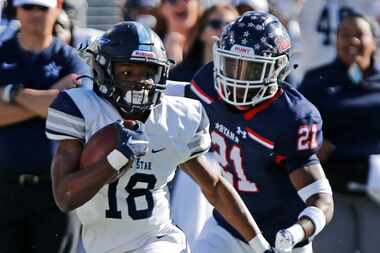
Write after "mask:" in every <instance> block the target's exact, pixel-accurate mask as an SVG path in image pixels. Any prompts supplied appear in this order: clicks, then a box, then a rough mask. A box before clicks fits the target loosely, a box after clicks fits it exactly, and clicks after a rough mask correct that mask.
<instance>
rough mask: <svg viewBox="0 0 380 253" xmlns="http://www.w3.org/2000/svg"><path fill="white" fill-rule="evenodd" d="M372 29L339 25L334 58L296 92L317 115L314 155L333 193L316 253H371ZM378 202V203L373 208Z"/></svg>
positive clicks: (378, 179) (379, 102) (375, 105)
mask: <svg viewBox="0 0 380 253" xmlns="http://www.w3.org/2000/svg"><path fill="white" fill-rule="evenodd" d="M376 36H377V27H376V25H375V23H374V22H372V21H371V20H370V19H368V18H366V17H365V16H362V15H360V14H357V13H353V12H350V13H347V14H346V15H345V16H344V18H343V19H342V22H341V23H340V25H339V26H338V32H337V43H336V48H337V57H336V59H335V60H334V61H333V62H331V63H330V64H327V65H324V66H321V67H319V68H316V69H314V70H311V71H309V72H307V73H306V75H305V78H304V80H303V82H302V83H301V85H300V87H299V90H300V91H301V93H303V94H304V95H305V96H306V97H307V98H308V99H309V100H310V101H311V102H312V103H314V104H315V105H316V106H317V108H318V109H319V110H320V112H321V115H322V118H323V123H324V124H323V125H324V126H323V131H324V144H323V146H322V148H321V151H320V153H319V157H320V159H321V160H322V161H323V164H324V166H323V167H324V168H325V171H326V174H327V176H328V178H329V180H330V182H331V185H332V188H333V190H334V191H335V194H334V196H335V197H334V200H335V215H334V219H333V220H332V222H331V224H330V226H329V227H327V229H326V231H324V232H323V233H321V235H320V237H318V238H316V242H315V244H314V245H315V248H316V252H359V251H360V252H361V253H368V252H376V251H378V250H377V248H378V238H379V237H378V232H377V231H378V227H379V226H380V206H379V205H378V204H379V203H380V163H379V161H380V156H379V154H380V118H379V111H380V65H379V63H378V62H377V60H376V58H375V53H376ZM376 202H378V203H376Z"/></svg>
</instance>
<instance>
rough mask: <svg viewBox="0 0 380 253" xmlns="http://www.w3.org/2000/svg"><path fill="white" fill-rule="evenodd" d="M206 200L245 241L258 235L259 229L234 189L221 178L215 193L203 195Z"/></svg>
mask: <svg viewBox="0 0 380 253" xmlns="http://www.w3.org/2000/svg"><path fill="white" fill-rule="evenodd" d="M205 195H206V198H207V199H208V200H209V201H210V202H211V204H212V205H213V206H214V207H215V208H216V209H217V210H218V212H219V213H221V214H222V215H223V217H224V218H225V219H226V220H227V221H228V222H229V223H230V224H231V225H232V226H233V227H234V228H235V229H236V230H237V231H239V233H240V234H241V235H242V236H243V237H244V239H246V240H247V241H250V240H251V239H252V238H254V237H255V236H256V235H258V234H260V233H261V232H260V229H259V227H258V226H257V224H256V222H255V220H254V219H253V217H252V215H251V214H250V212H249V210H248V208H247V207H246V206H245V204H244V203H243V201H242V199H241V198H240V196H239V194H238V193H237V192H236V191H235V189H234V188H233V187H232V186H231V185H230V184H229V183H228V182H227V181H226V180H225V179H224V178H222V177H220V179H219V181H218V182H217V183H216V185H215V191H214V192H213V193H212V194H210V193H205Z"/></svg>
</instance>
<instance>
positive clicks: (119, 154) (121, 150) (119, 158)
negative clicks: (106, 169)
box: [107, 120, 149, 172]
mask: <svg viewBox="0 0 380 253" xmlns="http://www.w3.org/2000/svg"><path fill="white" fill-rule="evenodd" d="M113 124H114V126H116V129H117V142H116V148H115V149H114V150H113V151H112V152H111V153H109V154H108V156H107V161H108V162H109V164H110V165H111V166H112V168H114V169H115V170H116V171H117V172H120V171H121V169H122V168H123V167H124V166H125V165H127V163H128V162H129V161H130V160H134V159H136V158H138V157H141V156H143V155H145V153H146V152H147V151H148V145H149V140H148V136H147V135H146V133H145V126H144V124H143V123H141V122H139V121H137V124H136V125H135V129H133V130H132V129H128V128H126V127H125V126H124V125H123V121H122V120H118V121H116V122H114V123H113Z"/></svg>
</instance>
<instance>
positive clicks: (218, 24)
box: [208, 19, 228, 30]
mask: <svg viewBox="0 0 380 253" xmlns="http://www.w3.org/2000/svg"><path fill="white" fill-rule="evenodd" d="M227 24H228V22H226V21H224V20H220V19H211V20H209V21H208V26H209V27H211V28H212V29H214V30H219V29H222V28H223V27H224V26H225V25H227Z"/></svg>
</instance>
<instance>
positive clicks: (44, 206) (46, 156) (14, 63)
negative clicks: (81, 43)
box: [0, 0, 88, 253]
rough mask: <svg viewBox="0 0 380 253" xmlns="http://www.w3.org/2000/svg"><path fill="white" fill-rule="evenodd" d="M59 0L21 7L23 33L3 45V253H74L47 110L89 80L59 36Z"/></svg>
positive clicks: (20, 2) (36, 0) (29, 0)
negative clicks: (58, 201)
mask: <svg viewBox="0 0 380 253" xmlns="http://www.w3.org/2000/svg"><path fill="white" fill-rule="evenodd" d="M61 4H62V3H61V1H57V0H15V1H14V5H15V6H16V16H17V18H18V20H19V21H20V23H21V28H20V31H19V32H17V33H15V34H14V35H13V36H12V37H11V38H10V39H9V40H7V41H5V42H4V43H3V44H2V45H1V46H0V77H1V78H0V153H1V155H0V182H1V183H0V205H1V209H0V252H2V253H24V252H38V253H40V252H52V253H53V252H54V253H55V252H68V249H69V248H70V246H73V247H74V248H75V247H76V245H75V242H74V241H73V240H74V239H75V240H77V239H78V238H72V236H73V235H71V234H70V232H68V229H69V223H70V222H71V219H69V216H68V215H66V214H63V213H61V212H60V211H59V209H58V208H57V207H56V205H55V203H54V200H53V195H52V189H51V180H50V173H49V172H50V164H51V161H52V156H53V153H54V145H53V142H51V141H49V140H48V139H47V138H46V137H45V132H44V129H45V118H46V115H47V108H48V106H49V104H50V103H51V101H53V99H54V98H55V97H56V95H57V94H58V93H59V91H60V90H63V89H67V88H71V87H75V86H77V85H78V84H79V82H78V81H77V80H76V79H77V77H78V75H80V74H85V73H88V67H87V65H86V64H84V63H83V62H82V61H81V59H80V58H79V56H78V55H77V54H76V52H75V50H74V49H73V48H71V47H69V46H68V45H66V44H65V43H64V42H62V41H61V40H59V39H57V38H55V37H53V36H52V34H53V33H52V29H53V26H54V23H55V21H56V17H57V15H58V13H59V11H60V9H61Z"/></svg>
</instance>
